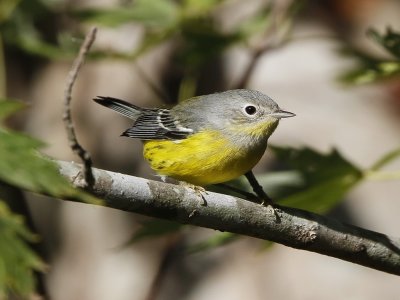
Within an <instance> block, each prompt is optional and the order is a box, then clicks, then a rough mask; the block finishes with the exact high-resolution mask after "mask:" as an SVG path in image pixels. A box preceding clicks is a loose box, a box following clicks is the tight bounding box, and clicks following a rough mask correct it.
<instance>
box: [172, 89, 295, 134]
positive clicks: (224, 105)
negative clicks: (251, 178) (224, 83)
mask: <svg viewBox="0 0 400 300" xmlns="http://www.w3.org/2000/svg"><path fill="white" fill-rule="evenodd" d="M171 112H172V113H174V114H176V115H177V116H178V117H179V119H180V120H183V123H184V124H185V125H187V126H188V127H189V128H193V129H195V130H201V129H204V128H209V129H218V130H224V131H225V132H227V133H228V132H231V133H232V134H234V135H237V134H239V135H240V134H243V135H249V134H250V135H256V136H265V137H268V136H270V135H271V134H272V132H273V131H274V129H275V128H276V126H277V125H278V122H279V119H281V118H288V117H292V116H294V114H293V113H290V112H287V111H283V110H281V109H280V108H279V106H278V104H276V102H275V101H274V100H272V99H271V98H270V97H268V96H267V95H264V94H263V93H261V92H258V91H253V90H245V89H237V90H230V91H226V92H222V93H215V94H211V95H205V96H200V97H195V98H192V99H189V100H187V101H184V102H182V103H181V104H179V105H177V106H176V107H174V108H173V109H172V111H171Z"/></svg>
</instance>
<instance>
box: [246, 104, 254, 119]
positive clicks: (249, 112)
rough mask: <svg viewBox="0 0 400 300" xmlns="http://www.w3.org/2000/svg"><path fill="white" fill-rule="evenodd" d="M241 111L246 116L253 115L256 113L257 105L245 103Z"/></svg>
mask: <svg viewBox="0 0 400 300" xmlns="http://www.w3.org/2000/svg"><path fill="white" fill-rule="evenodd" d="M243 112H244V113H245V114H246V115H248V116H251V117H252V116H254V115H255V114H256V113H257V107H255V106H254V105H252V104H247V105H246V106H245V107H244V108H243Z"/></svg>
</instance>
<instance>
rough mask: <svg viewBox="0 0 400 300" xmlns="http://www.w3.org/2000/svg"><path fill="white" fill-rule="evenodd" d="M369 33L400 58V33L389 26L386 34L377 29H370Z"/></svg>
mask: <svg viewBox="0 0 400 300" xmlns="http://www.w3.org/2000/svg"><path fill="white" fill-rule="evenodd" d="M367 35H368V36H369V37H370V38H372V39H373V40H374V41H375V42H377V43H378V44H380V45H381V46H382V47H383V48H385V49H386V50H387V51H388V52H389V53H390V54H392V55H393V56H395V57H397V58H398V59H400V33H398V32H395V31H393V30H392V28H390V27H387V28H386V33H385V34H380V33H378V32H377V31H376V30H375V29H372V28H371V29H369V30H368V31H367Z"/></svg>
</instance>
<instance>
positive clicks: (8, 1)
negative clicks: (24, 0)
mask: <svg viewBox="0 0 400 300" xmlns="http://www.w3.org/2000/svg"><path fill="white" fill-rule="evenodd" d="M19 2H20V0H1V1H0V24H1V23H2V22H4V21H5V20H7V19H8V18H9V17H10V15H11V14H12V12H13V11H14V9H15V7H16V6H17V5H18V3H19Z"/></svg>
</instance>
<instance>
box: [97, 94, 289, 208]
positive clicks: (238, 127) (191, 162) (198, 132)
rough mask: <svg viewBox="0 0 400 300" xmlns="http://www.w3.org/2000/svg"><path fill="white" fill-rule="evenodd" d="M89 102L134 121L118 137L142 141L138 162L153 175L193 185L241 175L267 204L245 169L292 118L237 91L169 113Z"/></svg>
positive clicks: (266, 100)
mask: <svg viewBox="0 0 400 300" xmlns="http://www.w3.org/2000/svg"><path fill="white" fill-rule="evenodd" d="M94 101H96V102H97V103H99V104H101V105H104V106H106V107H108V108H111V109H113V110H115V111H117V112H118V113H121V114H122V115H124V116H126V117H128V118H130V119H132V120H133V121H134V123H133V125H132V127H131V128H129V129H127V130H126V131H125V132H123V133H122V135H123V136H127V137H130V138H138V139H140V140H142V141H143V148H144V149H143V155H144V158H145V159H146V160H147V161H148V163H149V164H150V166H151V168H152V169H153V170H155V171H156V172H157V173H158V174H159V175H162V176H168V177H172V178H174V179H177V180H179V181H184V182H187V183H189V184H193V185H196V186H207V185H211V184H218V183H223V182H226V181H229V180H232V179H235V178H237V177H239V176H241V175H246V177H247V179H248V180H249V181H250V183H251V185H252V187H253V190H254V192H255V193H256V194H257V196H259V197H261V198H262V199H261V200H262V202H263V203H264V201H265V200H267V201H269V202H270V201H271V200H270V198H269V197H268V196H267V194H266V193H264V191H263V190H262V188H261V186H260V185H258V183H257V181H256V179H255V177H254V175H253V173H252V171H251V169H252V168H253V167H254V166H255V165H256V164H257V162H258V161H259V160H260V158H261V157H262V155H263V154H264V152H265V149H266V147H267V141H268V138H269V137H270V136H271V134H272V133H273V132H274V130H275V129H276V127H277V126H278V123H279V120H280V119H281V118H288V117H292V116H295V114H293V113H291V112H287V111H284V110H281V109H280V108H279V106H278V105H277V104H276V103H275V102H274V101H273V100H272V99H271V98H270V97H268V96H266V95H264V94H262V93H260V92H258V91H253V90H245V89H237V90H230V91H226V92H222V93H215V94H211V95H205V96H199V97H194V98H190V99H188V100H186V101H182V102H181V103H179V104H177V105H176V106H174V107H173V108H171V109H166V108H141V107H138V106H136V105H133V104H131V103H128V102H125V101H122V100H119V99H115V98H111V97H97V98H95V99H94Z"/></svg>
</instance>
